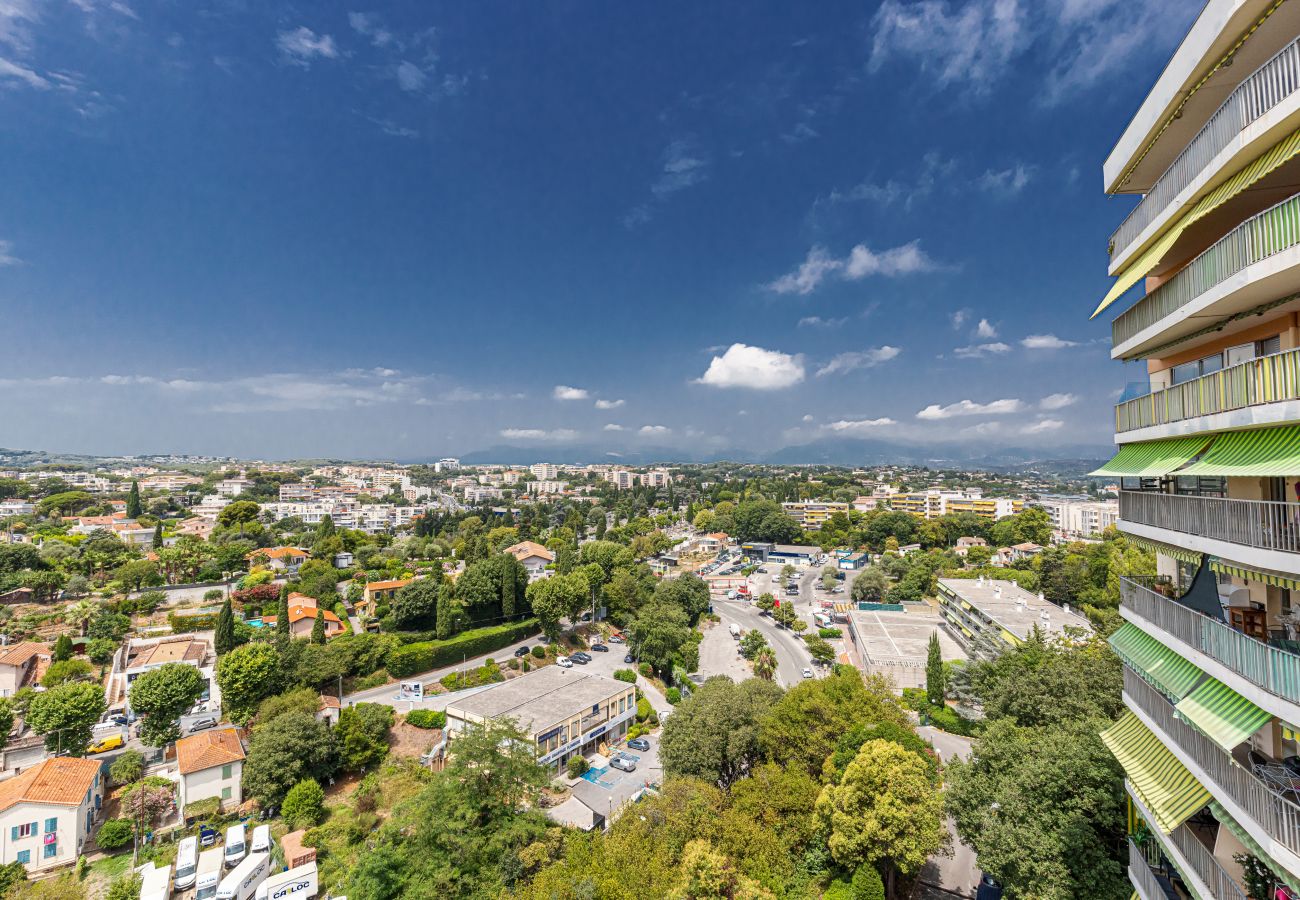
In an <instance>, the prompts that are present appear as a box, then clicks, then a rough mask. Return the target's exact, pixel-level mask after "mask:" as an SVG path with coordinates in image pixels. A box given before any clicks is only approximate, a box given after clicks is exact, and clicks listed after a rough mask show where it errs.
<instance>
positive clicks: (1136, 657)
mask: <svg viewBox="0 0 1300 900" xmlns="http://www.w3.org/2000/svg"><path fill="white" fill-rule="evenodd" d="M1110 646H1111V648H1112V649H1113V650H1114V651H1115V654H1116V655H1117V656H1118V657H1119V658H1120V659H1122V660H1124V662H1126V663H1128V665H1129V667H1130V668H1132V669H1134V670H1136V671H1137V672H1138V673H1139V674H1141V675H1142V676H1143V677H1145V678H1146V680H1147V681H1149V682H1151V683H1152V684H1154V685H1155V686H1156V687H1158V688H1159V689H1160V690H1161V691H1163V692H1164V693H1166V694H1168V695H1169V696H1170V697H1174V698H1176V699H1178V700H1181V699H1183V698H1184V697H1186V696H1187V695H1188V694H1190V693H1191V692H1192V689H1193V688H1194V687H1196V685H1197V683H1198V682H1200V680H1201V678H1202V677H1203V676H1204V675H1205V673H1204V672H1202V671H1201V670H1200V669H1198V668H1197V667H1196V666H1195V665H1193V664H1192V663H1190V662H1188V661H1187V660H1186V659H1183V657H1181V656H1179V655H1178V654H1177V653H1175V652H1174V651H1172V650H1170V649H1169V648H1168V647H1166V646H1165V645H1164V644H1162V643H1160V642H1159V641H1157V640H1156V639H1155V638H1153V637H1152V636H1151V635H1149V634H1147V633H1146V632H1145V631H1143V630H1142V629H1141V628H1138V627H1137V626H1136V625H1134V624H1133V623H1132V622H1125V623H1124V624H1123V625H1121V626H1120V628H1119V630H1118V631H1116V632H1115V633H1114V634H1112V635H1111V636H1110Z"/></svg>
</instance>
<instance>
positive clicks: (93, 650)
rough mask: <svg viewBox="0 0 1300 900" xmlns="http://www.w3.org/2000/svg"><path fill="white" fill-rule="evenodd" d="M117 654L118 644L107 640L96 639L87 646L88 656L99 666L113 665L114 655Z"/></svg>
mask: <svg viewBox="0 0 1300 900" xmlns="http://www.w3.org/2000/svg"><path fill="white" fill-rule="evenodd" d="M116 652H117V644H115V643H114V642H113V641H110V640H107V639H105V638H95V639H94V640H93V641H90V642H89V643H88V644H86V655H87V656H88V657H90V661H91V662H93V663H94V664H95V665H97V666H106V665H108V664H109V663H111V662H112V661H113V654H114V653H116Z"/></svg>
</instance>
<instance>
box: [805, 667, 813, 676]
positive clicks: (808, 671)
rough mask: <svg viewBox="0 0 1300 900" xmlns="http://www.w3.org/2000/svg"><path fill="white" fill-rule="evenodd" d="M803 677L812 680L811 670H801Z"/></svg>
mask: <svg viewBox="0 0 1300 900" xmlns="http://www.w3.org/2000/svg"><path fill="white" fill-rule="evenodd" d="M803 677H804V678H812V677H813V673H812V669H809V668H805V669H804V670H803Z"/></svg>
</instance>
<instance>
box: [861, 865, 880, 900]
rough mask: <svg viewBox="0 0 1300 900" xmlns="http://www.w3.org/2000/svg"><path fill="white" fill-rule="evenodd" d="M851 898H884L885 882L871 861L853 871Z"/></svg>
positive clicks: (874, 899)
mask: <svg viewBox="0 0 1300 900" xmlns="http://www.w3.org/2000/svg"><path fill="white" fill-rule="evenodd" d="M853 900H885V883H884V881H883V880H882V879H881V877H880V872H879V871H877V869H876V867H875V866H873V865H872V864H871V863H867V864H866V865H862V866H858V870H857V871H856V872H854V873H853Z"/></svg>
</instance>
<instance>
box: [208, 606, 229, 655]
mask: <svg viewBox="0 0 1300 900" xmlns="http://www.w3.org/2000/svg"><path fill="white" fill-rule="evenodd" d="M212 643H213V646H214V647H215V648H216V651H217V655H218V656H222V655H224V654H226V653H229V652H230V651H231V650H233V649H235V614H234V612H233V611H232V610H231V608H230V598H229V597H227V598H226V602H225V603H223V604H221V614H220V615H218V616H217V627H216V631H215V632H214V633H213V636H212Z"/></svg>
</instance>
